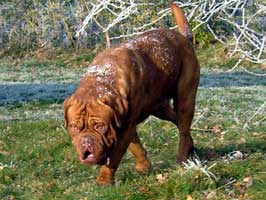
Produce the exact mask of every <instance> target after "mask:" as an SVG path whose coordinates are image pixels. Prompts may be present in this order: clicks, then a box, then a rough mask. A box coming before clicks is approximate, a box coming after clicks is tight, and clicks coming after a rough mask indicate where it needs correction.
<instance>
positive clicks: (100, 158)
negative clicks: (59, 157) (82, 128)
mask: <svg viewBox="0 0 266 200" xmlns="http://www.w3.org/2000/svg"><path fill="white" fill-rule="evenodd" d="M113 143H114V142H113V141H109V140H108V139H107V138H106V137H105V136H103V135H101V134H99V133H97V132H87V133H84V134H82V136H81V137H80V139H79V144H78V147H77V148H79V149H80V151H79V152H80V161H81V162H82V163H85V164H100V165H103V164H105V163H106V162H107V160H108V156H109V154H110V151H111V147H112V146H113Z"/></svg>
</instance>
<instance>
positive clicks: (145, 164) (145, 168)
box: [135, 159, 151, 173]
mask: <svg viewBox="0 0 266 200" xmlns="http://www.w3.org/2000/svg"><path fill="white" fill-rule="evenodd" d="M135 168H136V170H137V172H139V173H148V172H150V171H151V163H150V161H149V160H148V159H147V160H144V161H142V162H138V163H136V166H135Z"/></svg>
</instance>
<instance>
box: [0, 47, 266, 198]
mask: <svg viewBox="0 0 266 200" xmlns="http://www.w3.org/2000/svg"><path fill="white" fill-rule="evenodd" d="M209 53H212V51H209V50H207V51H206V54H209ZM200 54H202V55H200V56H203V57H207V55H204V53H203V52H200ZM85 57H86V56H85ZM221 58H222V56H221ZM201 59H202V58H201ZM212 59H213V58H212ZM82 60H84V58H81V60H80V61H79V62H83V61H82ZM56 62H59V63H60V62H61V61H55V60H54V59H53V60H51V61H42V60H38V61H36V60H34V59H32V60H28V61H27V60H25V61H19V64H16V65H15V64H12V63H10V61H8V60H2V62H1V64H0V65H1V71H0V73H1V76H0V77H1V78H0V88H1V91H3V92H2V93H1V94H0V199H4V200H5V199H89V200H90V199H93V200H95V199H96V200H98V199H99V200H101V199H110V200H112V199H114V200H119V199H121V200H124V199H129V200H139V199H141V200H142V199H144V200H145V199H160V200H161V199H162V200H164V199H165V200H169V199H202V200H205V199H217V200H220V199H264V197H265V195H266V191H265V188H266V170H265V166H266V156H265V154H266V135H265V134H266V120H265V112H266V110H265V109H266V108H265V107H264V108H261V110H260V111H259V112H257V114H256V115H254V113H255V112H256V111H257V110H258V109H259V108H260V107H261V105H262V104H263V103H264V102H265V99H266V89H265V88H266V80H265V77H257V76H252V75H250V74H247V73H244V72H242V71H236V72H232V73H224V72H222V71H219V72H217V71H215V72H213V71H212V69H210V68H209V67H208V66H207V67H206V68H207V69H205V67H203V70H202V71H203V72H202V80H201V86H200V88H199V91H198V96H197V104H196V112H195V118H194V122H193V127H192V135H193V138H194V141H195V145H196V147H197V155H198V156H199V159H200V163H199V165H198V166H196V167H194V168H191V169H187V168H186V167H183V166H180V165H177V164H176V163H175V159H176V155H175V152H176V150H177V145H178V140H179V136H178V131H177V129H176V128H175V126H174V125H173V124H171V123H169V122H166V121H161V120H158V119H156V118H154V117H151V118H149V119H148V120H147V121H145V122H144V123H142V124H140V125H139V127H138V132H139V134H140V137H141V140H142V141H143V144H144V146H145V147H146V149H147V151H148V154H149V157H150V160H151V161H152V164H153V171H152V172H151V173H150V174H146V175H140V174H138V173H137V172H136V171H135V170H134V160H133V157H132V155H131V154H130V153H127V154H126V155H125V156H124V157H123V161H122V163H121V165H120V168H119V170H118V172H117V175H116V185H114V186H112V187H99V186H97V185H96V184H95V179H96V177H97V174H98V171H99V167H98V166H93V167H88V166H85V165H82V164H80V163H79V161H78V157H77V153H76V151H75V149H74V147H73V146H72V144H71V141H70V137H69V136H68V134H67V133H65V131H64V129H63V123H64V122H63V113H62V101H63V100H64V98H65V97H66V96H67V95H69V94H71V93H72V92H73V88H75V87H76V84H77V82H78V80H79V79H80V77H81V76H82V73H83V72H84V70H85V69H82V68H77V67H71V66H70V65H68V64H67V65H65V66H61V64H62V63H61V64H56ZM202 62H203V63H204V61H202ZM211 62H213V65H215V67H217V65H222V64H223V59H219V58H218V57H217V58H216V60H215V59H213V60H212V61H211ZM231 62H233V61H231ZM231 62H230V61H227V62H226V63H231ZM215 63H216V64H215ZM62 65H63V64H62ZM38 66H40V67H38ZM230 67H231V66H230V64H228V66H227V68H230ZM64 72H66V77H67V78H66V77H63V76H65V75H64ZM2 75H3V76H2ZM47 79H48V80H49V81H51V82H53V83H55V85H52V86H50V85H47V83H46V80H47ZM21 83H23V84H25V85H23V87H26V86H27V84H31V85H32V87H30V88H31V92H25V91H21V93H20V90H22V89H21V87H17V86H18V85H19V86H20V84H21ZM62 83H67V84H66V85H63V86H62V87H57V86H56V84H62ZM14 85H15V86H16V87H13V86H14ZM73 85H74V86H73ZM11 86H12V87H11ZM33 86H34V87H33ZM40 86H41V87H40ZM23 87H22V88H23ZM50 87H53V88H54V89H53V90H50ZM7 88H8V89H7ZM36 88H37V89H36ZM40 88H41V89H40ZM11 92H13V93H19V94H18V95H17V96H16V95H15V97H16V98H13V99H11V97H12V95H8V93H11ZM32 93H33V94H34V95H32ZM43 93H46V94H45V95H44V94H43ZM30 94H31V95H32V96H31V97H32V98H25V97H24V96H23V95H25V96H29V95H30ZM3 99H5V100H3ZM253 115H254V116H253ZM233 151H239V152H241V153H242V155H243V156H242V158H241V159H240V158H235V159H232V160H230V159H229V158H228V154H230V153H231V152H233ZM205 160H206V161H207V162H206V163H205V162H204V161H205ZM211 166H213V167H211ZM203 169H207V170H208V171H209V172H211V173H213V174H214V175H215V177H217V180H215V179H214V178H213V177H211V178H210V177H208V176H207V175H206V174H205V173H203V171H202V170H203Z"/></svg>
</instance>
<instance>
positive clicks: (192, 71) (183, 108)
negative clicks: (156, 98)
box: [174, 47, 200, 162]
mask: <svg viewBox="0 0 266 200" xmlns="http://www.w3.org/2000/svg"><path fill="white" fill-rule="evenodd" d="M191 48H192V47H188V48H185V49H184V52H185V53H186V54H185V55H184V57H183V66H182V69H181V74H180V75H179V78H178V80H177V91H176V97H175V98H174V107H175V110H176V113H177V124H178V129H179V134H180V141H179V150H178V157H177V161H178V162H183V161H186V160H187V159H188V155H189V154H190V153H192V152H193V150H194V147H193V140H192V137H191V134H190V128H191V123H192V119H193V116H194V110H195V99H196V92H197V87H198V83H199V73H200V72H199V71H200V70H199V64H198V61H197V58H196V56H195V54H194V51H193V49H191Z"/></svg>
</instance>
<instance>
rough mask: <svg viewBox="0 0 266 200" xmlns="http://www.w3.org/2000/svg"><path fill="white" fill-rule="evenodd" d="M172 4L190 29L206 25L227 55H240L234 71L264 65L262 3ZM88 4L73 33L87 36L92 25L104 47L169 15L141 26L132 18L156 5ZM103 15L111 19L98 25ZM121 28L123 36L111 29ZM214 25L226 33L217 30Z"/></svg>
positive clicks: (115, 0)
mask: <svg viewBox="0 0 266 200" xmlns="http://www.w3.org/2000/svg"><path fill="white" fill-rule="evenodd" d="M139 2H142V3H139ZM175 3H177V4H179V5H180V7H183V8H184V9H186V13H187V14H188V15H187V17H188V19H189V20H191V21H194V22H195V23H194V24H196V26H195V27H194V28H193V30H196V29H197V28H199V27H200V26H203V25H205V26H206V27H207V28H208V29H209V31H210V32H211V33H212V34H213V36H214V37H215V39H217V40H218V41H219V42H221V43H224V44H226V45H228V46H229V50H230V53H231V54H230V55H235V54H238V55H240V58H239V61H238V62H237V64H236V65H235V67H234V68H233V69H235V68H236V67H237V66H238V65H239V64H240V63H241V62H242V61H243V60H248V61H251V62H253V63H266V45H265V43H266V15H265V14H266V6H265V5H264V4H263V3H260V2H259V1H253V0H226V1H221V0H190V1H187V2H186V3H183V2H180V1H176V2H175ZM90 5H91V10H90V12H89V14H88V15H87V16H86V17H85V19H84V20H83V22H82V25H81V26H80V28H79V29H78V30H77V31H76V36H77V37H79V36H80V35H82V34H86V27H88V26H90V25H91V24H92V23H93V22H95V23H96V24H97V25H98V26H99V27H100V28H101V30H102V32H103V33H105V36H106V43H107V46H110V41H111V40H116V39H120V38H128V37H131V36H133V35H137V34H140V33H143V32H145V31H147V30H150V29H153V28H157V27H158V24H159V23H161V22H162V21H163V22H164V23H165V22H166V21H167V20H169V16H171V12H170V9H169V8H165V9H161V10H160V11H158V12H157V16H156V18H155V19H152V20H151V19H150V18H147V20H146V21H144V23H142V24H139V23H138V22H136V21H133V17H132V16H135V15H139V16H143V15H147V12H149V11H150V10H151V9H154V8H155V7H156V6H158V5H156V3H145V2H144V1H137V0H126V1H122V0H96V1H95V2H94V3H90ZM143 6H145V9H146V10H145V11H143V8H142V7H143ZM103 12H108V13H110V15H111V17H110V19H109V20H107V21H105V23H100V22H99V18H100V17H101V16H104V15H103ZM129 22H130V23H129ZM122 25H124V27H126V30H125V34H121V33H119V34H116V33H115V32H112V29H114V28H115V27H117V26H122ZM217 26H220V27H221V29H228V30H220V29H219V30H216V28H217ZM171 28H175V27H171Z"/></svg>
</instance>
